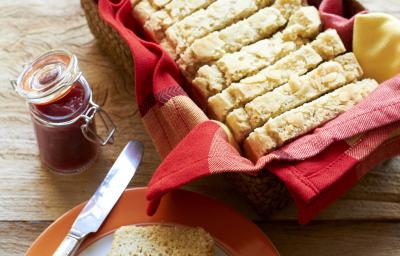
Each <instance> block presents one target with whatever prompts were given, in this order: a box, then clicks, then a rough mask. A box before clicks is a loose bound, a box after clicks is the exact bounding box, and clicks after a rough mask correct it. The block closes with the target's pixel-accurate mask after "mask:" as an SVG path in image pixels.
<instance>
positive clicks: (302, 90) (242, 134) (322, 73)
mask: <svg viewBox="0 0 400 256" xmlns="http://www.w3.org/2000/svg"><path fill="white" fill-rule="evenodd" d="M361 76H362V70H361V67H360V66H359V64H358V62H357V59H356V58H355V56H354V54H353V53H347V54H344V55H342V56H339V57H336V58H335V59H334V60H333V61H329V62H325V63H323V64H321V65H320V66H318V67H317V68H316V69H314V70H312V71H311V72H309V73H307V74H305V75H303V76H300V77H299V76H296V75H292V76H290V78H289V82H288V83H286V84H284V85H282V86H280V87H278V88H277V89H275V90H273V91H272V92H268V93H266V94H263V95H261V96H258V97H256V98H255V99H254V100H252V101H250V102H249V103H247V104H246V105H245V107H244V110H243V111H244V112H243V111H240V114H241V116H240V120H241V122H245V123H246V124H243V123H241V124H238V122H239V118H238V117H236V116H235V115H237V113H239V111H232V112H231V113H230V114H228V116H227V119H226V122H227V125H228V127H229V128H230V129H231V130H232V133H233V135H234V136H235V139H237V140H238V141H239V142H241V141H243V139H245V138H246V137H247V136H248V135H249V134H250V133H251V132H252V131H253V130H254V129H255V128H257V127H259V126H261V125H262V124H263V123H265V122H266V121H267V120H268V119H269V118H271V117H274V116H276V115H279V114H280V113H283V112H284V111H288V110H290V109H291V108H294V107H296V106H298V105H301V104H303V103H305V102H307V101H309V100H312V99H313V98H315V97H318V96H320V95H322V94H324V93H326V92H328V91H330V90H332V89H335V88H338V87H340V86H343V85H345V84H346V83H349V82H352V81H354V80H356V79H358V78H360V77H361ZM244 113H246V114H244ZM245 115H247V118H244V116H245ZM243 127H245V128H246V129H243Z"/></svg>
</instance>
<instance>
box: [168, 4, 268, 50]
mask: <svg viewBox="0 0 400 256" xmlns="http://www.w3.org/2000/svg"><path fill="white" fill-rule="evenodd" d="M270 2H271V1H270V0H240V1H237V0H218V1H216V2H214V3H212V4H210V5H209V6H208V7H207V8H206V9H200V10H198V11H196V12H194V13H192V15H190V16H187V17H186V18H184V19H183V20H181V21H179V22H177V23H175V24H174V25H172V26H171V27H169V28H168V29H167V31H166V38H167V40H168V42H169V43H170V44H171V45H172V47H173V48H175V51H176V54H177V55H179V54H181V53H182V52H183V51H184V50H185V49H186V48H187V47H189V46H190V44H192V43H193V42H194V40H196V39H198V38H201V37H203V36H206V35H207V34H209V33H211V32H213V31H216V30H219V29H222V28H224V27H226V26H229V25H230V24H233V23H235V22H237V21H239V20H241V19H243V18H245V17H248V16H250V15H251V14H253V13H255V12H256V11H257V10H258V9H259V8H262V7H264V6H266V5H268V4H270Z"/></svg>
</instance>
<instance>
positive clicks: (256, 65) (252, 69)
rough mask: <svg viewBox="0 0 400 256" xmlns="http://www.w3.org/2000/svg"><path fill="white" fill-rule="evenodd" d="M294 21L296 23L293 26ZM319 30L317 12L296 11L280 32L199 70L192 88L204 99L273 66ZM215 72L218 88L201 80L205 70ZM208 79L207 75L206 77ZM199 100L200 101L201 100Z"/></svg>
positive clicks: (209, 82)
mask: <svg viewBox="0 0 400 256" xmlns="http://www.w3.org/2000/svg"><path fill="white" fill-rule="evenodd" d="M294 20H295V21H297V23H295V22H294ZM320 26H321V20H320V18H319V14H318V10H316V9H315V8H314V7H302V8H300V9H297V11H295V13H294V14H293V15H292V16H291V17H290V19H289V23H288V26H286V27H285V29H284V30H283V31H282V32H278V33H276V34H275V35H274V36H273V37H272V38H269V39H263V40H260V41H258V42H256V43H254V44H251V45H248V46H245V47H243V48H242V49H241V50H240V51H238V52H235V53H231V54H225V55H223V57H222V58H221V59H220V60H218V61H217V62H216V63H215V64H212V65H216V67H212V68H210V67H209V66H210V65H204V66H202V67H201V68H200V69H199V70H198V72H197V75H196V77H195V79H194V80H193V81H192V83H193V86H194V87H195V88H196V89H198V90H199V91H202V92H204V95H203V97H204V99H207V98H208V97H210V96H212V95H214V94H215V93H218V92H219V91H221V89H224V88H226V87H227V86H229V84H230V83H231V82H235V81H238V80H239V79H240V78H243V77H245V76H247V75H251V74H253V73H256V72H257V71H258V70H260V69H262V68H264V67H266V66H268V65H271V64H273V63H274V62H275V61H277V60H279V59H280V58H283V57H284V56H286V55H287V54H289V53H290V52H292V51H294V50H296V49H297V48H299V47H300V46H302V45H303V44H305V43H307V41H308V40H309V39H312V38H314V36H315V35H316V34H318V32H319V30H320ZM211 69H212V70H214V71H215V72H214V73H215V74H216V72H217V71H216V70H219V73H220V74H218V76H219V77H220V76H224V80H221V84H215V83H212V82H211V81H215V79H211V80H210V81H208V80H207V79H205V77H203V75H204V74H206V71H207V70H211ZM206 76H207V77H210V75H209V74H207V75H206ZM204 99H202V100H204Z"/></svg>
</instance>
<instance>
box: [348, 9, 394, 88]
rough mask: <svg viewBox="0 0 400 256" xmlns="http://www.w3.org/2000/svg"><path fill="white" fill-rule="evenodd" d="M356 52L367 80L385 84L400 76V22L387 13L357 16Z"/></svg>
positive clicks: (354, 48) (355, 27) (354, 40)
mask: <svg viewBox="0 0 400 256" xmlns="http://www.w3.org/2000/svg"><path fill="white" fill-rule="evenodd" d="M353 33H354V34H353V52H354V54H355V55H356V57H357V59H358V61H359V62H360V65H361V67H362V68H363V69H364V76H365V77H371V78H374V79H376V80H377V81H379V82H383V81H385V80H387V79H389V78H391V77H393V76H394V75H396V74H399V73H400V21H399V20H398V19H397V18H395V17H393V16H391V15H388V14H384V13H368V14H361V15H357V16H356V19H355V23H354V32H353Z"/></svg>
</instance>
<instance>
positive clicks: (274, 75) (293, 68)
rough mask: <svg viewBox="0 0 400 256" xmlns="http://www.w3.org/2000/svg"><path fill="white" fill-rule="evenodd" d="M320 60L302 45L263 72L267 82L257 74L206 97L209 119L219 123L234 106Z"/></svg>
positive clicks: (310, 48)
mask: <svg viewBox="0 0 400 256" xmlns="http://www.w3.org/2000/svg"><path fill="white" fill-rule="evenodd" d="M320 62H322V58H321V56H319V55H318V53H317V52H316V51H315V50H314V49H313V48H312V47H311V46H310V45H307V46H303V47H302V48H300V49H299V50H297V51H295V52H293V53H291V54H289V55H287V56H286V57H285V58H283V59H281V60H279V61H278V62H276V63H275V64H274V65H271V66H270V68H269V69H268V72H266V73H265V76H266V77H267V79H268V80H270V82H266V79H265V77H264V74H258V75H255V76H252V80H251V82H250V83H249V82H247V83H233V84H231V85H230V86H229V87H228V88H226V89H224V90H223V91H222V92H220V93H218V94H216V95H214V96H212V97H210V98H209V99H208V112H209V113H210V115H211V116H212V117H213V118H215V119H217V120H219V121H222V122H223V121H225V118H226V116H227V115H228V113H229V112H230V111H232V110H233V109H234V108H237V107H242V106H243V105H244V104H245V103H246V102H249V101H250V100H252V99H254V98H255V97H257V96H258V95H261V94H263V93H264V92H266V91H268V90H272V89H273V88H274V87H276V86H278V85H280V84H283V83H285V82H287V81H288V79H289V77H290V76H291V75H295V74H299V75H302V74H304V73H306V72H307V71H308V70H310V69H313V68H315V67H316V66H317V65H318V64H319V63H320ZM278 67H279V68H278ZM256 78H257V80H255V79H256ZM253 83H254V84H253Z"/></svg>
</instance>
